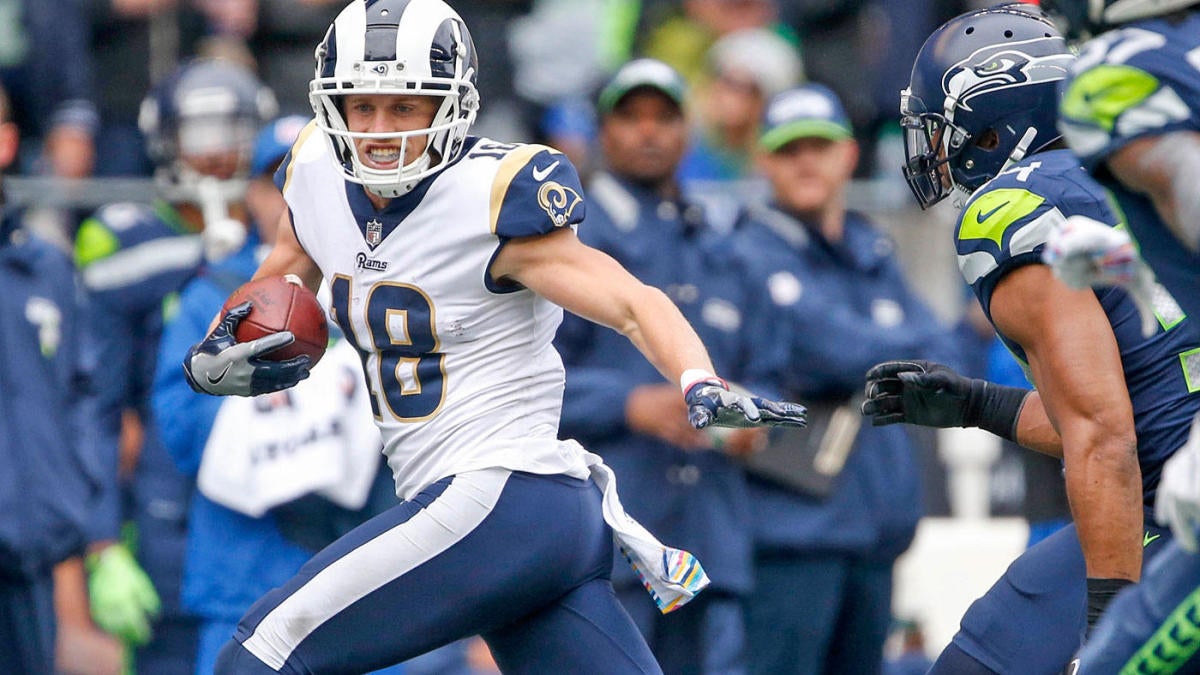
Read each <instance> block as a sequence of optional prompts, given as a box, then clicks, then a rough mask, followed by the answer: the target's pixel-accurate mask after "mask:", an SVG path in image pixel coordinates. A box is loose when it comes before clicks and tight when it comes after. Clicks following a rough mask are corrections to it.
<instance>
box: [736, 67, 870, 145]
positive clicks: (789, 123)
mask: <svg viewBox="0 0 1200 675" xmlns="http://www.w3.org/2000/svg"><path fill="white" fill-rule="evenodd" d="M853 137H854V132H853V131H852V130H851V127H850V118H849V117H848V116H847V115H846V109H845V108H843V107H842V102H841V101H840V100H839V99H838V97H837V94H835V93H833V91H832V90H830V89H829V88H828V87H826V86H824V85H820V84H813V83H810V84H805V85H803V86H800V87H796V88H795V89H790V90H788V91H785V92H783V93H782V94H779V95H778V96H776V97H775V98H773V99H771V102H770V103H768V104H767V109H766V112H765V114H764V115H763V125H762V130H761V132H760V134H759V137H758V144H759V146H761V147H762V149H764V150H766V151H768V152H775V151H776V150H778V149H780V148H782V147H783V146H785V145H787V144H788V143H791V142H792V141H794V140H796V139H797V138H825V139H829V140H831V141H841V140H846V139H848V138H853Z"/></svg>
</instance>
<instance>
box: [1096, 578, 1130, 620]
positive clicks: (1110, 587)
mask: <svg viewBox="0 0 1200 675" xmlns="http://www.w3.org/2000/svg"><path fill="white" fill-rule="evenodd" d="M1132 583H1133V582H1132V581H1130V580H1129V579H1092V578H1088V580H1087V627H1088V632H1089V633H1090V632H1091V630H1092V628H1093V627H1094V626H1095V625H1096V622H1097V621H1099V620H1100V615H1102V614H1104V610H1105V609H1107V608H1108V603H1110V602H1112V599H1113V598H1115V597H1116V596H1117V593H1120V592H1121V589H1122V588H1125V587H1126V586H1128V585H1130V584H1132Z"/></svg>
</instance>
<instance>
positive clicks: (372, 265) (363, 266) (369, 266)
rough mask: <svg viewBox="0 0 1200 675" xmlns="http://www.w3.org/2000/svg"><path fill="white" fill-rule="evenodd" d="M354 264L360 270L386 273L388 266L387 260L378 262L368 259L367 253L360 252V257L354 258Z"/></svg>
mask: <svg viewBox="0 0 1200 675" xmlns="http://www.w3.org/2000/svg"><path fill="white" fill-rule="evenodd" d="M354 262H355V264H356V265H358V269H360V270H375V271H376V272H386V271H387V268H388V264H387V261H386V260H376V259H374V258H368V257H367V254H366V253H363V252H362V251H359V253H358V255H356V256H354Z"/></svg>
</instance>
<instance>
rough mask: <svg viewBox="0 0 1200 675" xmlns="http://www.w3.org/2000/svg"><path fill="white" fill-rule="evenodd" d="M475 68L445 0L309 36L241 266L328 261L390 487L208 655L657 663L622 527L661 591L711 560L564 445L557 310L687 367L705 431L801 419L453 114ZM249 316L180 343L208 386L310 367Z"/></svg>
mask: <svg viewBox="0 0 1200 675" xmlns="http://www.w3.org/2000/svg"><path fill="white" fill-rule="evenodd" d="M476 64H477V59H476V53H475V49H474V46H473V44H472V42H471V38H470V36H469V34H468V32H467V28H466V26H465V25H464V24H463V22H462V20H461V19H460V18H459V16H458V15H457V14H456V13H455V12H454V10H452V9H451V8H450V7H448V6H447V5H446V4H445V3H444V2H442V0H354V1H353V2H352V3H351V4H350V5H349V6H348V7H346V9H345V10H343V11H342V12H341V14H339V16H338V17H337V19H336V20H335V21H334V22H333V24H332V25H331V26H330V29H329V32H328V33H327V34H326V37H325V39H324V40H323V42H322V43H321V44H320V45H319V46H318V48H317V67H316V77H315V78H314V80H313V81H312V85H311V88H310V98H311V101H312V103H313V108H314V111H315V112H316V120H315V122H314V123H313V124H312V125H310V126H309V127H308V129H307V130H306V131H305V132H302V133H301V136H300V138H299V139H298V140H297V142H296V145H295V146H293V148H292V152H291V154H290V156H289V158H288V159H286V160H285V162H284V165H283V166H282V167H281V168H280V171H279V173H278V175H277V176H276V180H277V182H278V183H279V184H280V186H281V189H282V191H283V193H284V196H285V198H286V199H287V202H288V213H287V214H285V215H284V217H283V218H282V220H281V223H280V227H279V234H278V241H277V242H276V244H275V248H274V249H273V251H272V253H271V254H270V256H269V257H268V258H267V259H266V261H265V262H264V263H263V264H262V266H261V267H260V268H259V270H258V272H257V274H256V276H258V277H263V276H268V275H279V274H297V275H299V276H300V277H301V278H302V279H303V280H304V282H305V283H306V284H307V285H308V286H309V287H310V288H315V287H316V286H317V284H318V283H319V282H320V280H321V279H322V278H325V279H327V280H328V282H329V284H330V286H331V288H332V291H333V310H332V314H333V316H334V318H335V320H336V321H337V322H338V324H339V325H340V326H341V328H342V331H343V332H344V333H345V335H346V337H347V339H349V340H350V341H351V342H352V343H353V344H354V345H355V346H356V347H357V348H358V349H359V352H360V354H361V356H362V362H363V369H364V371H365V374H366V377H367V380H368V383H369V385H370V388H371V392H372V404H373V407H374V412H375V417H376V420H377V422H378V425H379V428H380V430H381V432H382V434H383V439H384V445H385V448H384V452H385V453H386V454H387V456H388V461H389V464H390V466H391V468H392V471H393V473H394V476H395V479H396V488H397V494H398V495H399V496H400V497H401V498H402V499H403V500H405V501H403V502H402V503H400V504H399V505H398V506H396V507H394V508H393V509H391V510H390V511H388V512H386V513H384V514H382V515H381V516H379V517H377V518H375V519H372V520H371V521H369V522H367V523H366V524H364V525H363V526H361V527H359V528H358V529H356V530H354V531H353V532H351V533H350V534H348V535H346V536H345V537H343V538H342V539H340V540H338V541H337V542H335V543H334V544H332V545H331V546H329V547H328V548H326V549H325V550H324V551H322V552H321V553H319V554H317V556H316V557H315V558H313V560H312V561H311V562H310V563H309V564H307V565H306V566H305V567H304V568H303V569H302V570H301V571H300V573H299V574H298V575H297V576H296V577H294V578H293V579H292V580H291V581H289V582H288V583H287V584H286V585H284V586H283V587H281V588H278V589H276V590H274V591H272V592H271V593H269V594H267V595H266V596H264V597H263V598H262V599H261V600H260V601H259V602H258V603H256V604H255V606H254V607H252V608H251V610H250V611H249V612H248V613H247V615H246V616H245V617H243V619H242V621H241V623H240V625H239V627H238V631H237V634H236V635H235V636H234V639H233V640H231V641H230V642H229V643H228V644H227V645H226V647H225V649H224V650H223V651H222V654H221V656H220V658H219V660H218V664H217V672H218V673H257V672H263V673H266V672H289V673H310V672H311V673H325V672H339V673H340V672H364V671H367V670H371V669H373V668H378V667H381V666H385V665H388V664H391V663H395V662H398V661H402V660H404V659H407V658H409V657H411V656H415V655H417V654H420V653H423V652H425V651H428V650H430V649H432V648H434V647H437V646H439V645H441V644H445V643H447V642H450V641H452V640H455V639H457V638H461V637H463V636H467V635H472V634H476V633H478V634H481V635H482V636H483V637H484V639H485V640H487V642H488V644H489V646H490V647H491V649H492V651H493V654H494V656H495V657H496V660H497V662H498V663H499V665H500V667H501V668H502V669H503V670H505V671H506V672H530V673H547V672H570V673H589V672H594V673H625V672H630V673H643V672H659V668H658V665H657V664H656V663H655V662H654V658H653V656H652V655H651V653H650V651H649V649H648V648H647V647H646V645H645V643H644V642H643V640H642V638H641V637H640V635H639V634H638V631H637V629H636V628H635V626H634V624H633V623H632V621H631V620H630V619H629V617H628V615H626V614H625V612H624V610H622V609H621V607H620V605H619V604H618V603H617V601H616V599H615V597H614V595H613V590H612V587H611V584H610V582H609V575H610V571H611V560H612V558H611V551H612V548H611V547H612V541H613V538H614V537H615V539H616V542H617V544H618V545H620V546H621V548H622V549H623V550H624V552H625V553H626V556H627V557H628V558H629V560H630V562H631V564H633V565H634V567H635V569H637V570H638V572H639V573H640V574H641V575H642V577H643V580H644V581H645V583H646V587H647V590H649V591H650V593H651V595H652V597H653V599H654V600H655V601H656V602H657V603H658V604H659V607H660V608H661V609H662V610H663V611H664V612H665V611H670V610H672V609H674V608H676V607H678V606H680V605H682V604H683V603H684V602H686V601H687V600H688V599H689V598H690V597H692V596H693V595H694V594H695V593H696V592H699V590H700V589H701V588H703V586H704V585H705V584H706V583H707V578H706V577H705V576H704V573H703V570H702V568H701V567H700V565H699V564H698V562H697V561H696V560H695V558H693V557H692V556H691V555H690V554H688V553H687V552H685V551H680V550H677V549H671V548H668V547H665V546H662V545H661V544H659V543H658V542H657V540H655V539H654V537H653V536H652V535H650V534H649V533H648V532H646V531H645V529H644V528H642V527H641V526H640V525H638V524H637V523H636V522H635V521H633V519H631V518H629V517H628V516H626V515H625V514H624V512H623V510H622V509H621V506H620V502H619V500H618V499H617V496H616V492H615V479H614V478H613V475H612V473H611V471H609V470H608V468H607V467H606V466H604V464H603V462H601V461H600V458H599V457H597V456H595V455H592V454H590V453H587V452H586V451H584V450H583V449H582V448H581V447H580V446H579V445H578V443H576V442H574V441H569V440H568V441H563V440H558V438H557V433H558V418H559V412H560V408H561V404H562V393H563V386H564V373H563V366H562V362H561V360H560V359H559V356H558V354H557V352H555V350H554V348H553V346H552V344H551V339H552V338H553V336H554V333H555V330H556V328H557V326H558V324H559V321H560V320H561V317H562V308H566V309H568V310H570V311H571V312H574V313H576V314H579V315H581V316H583V317H585V318H588V319H591V320H593V321H596V322H597V323H601V324H604V325H607V326H610V327H612V328H613V329H615V330H618V331H620V332H621V333H623V334H624V335H626V336H628V337H629V339H630V340H632V341H633V342H634V344H636V345H637V346H638V348H639V349H640V350H641V351H642V353H643V354H645V356H646V357H647V358H648V359H649V360H650V361H651V362H653V363H654V364H655V366H656V367H657V368H658V369H659V370H660V371H661V372H662V373H663V375H664V376H665V377H667V378H668V379H669V380H672V381H676V380H677V381H679V383H680V385H681V389H682V391H683V395H684V397H685V399H686V401H687V403H688V409H689V415H690V419H691V422H692V424H693V425H694V426H696V427H697V428H701V427H704V426H707V425H710V424H712V425H719V426H754V425H775V424H788V425H796V426H802V425H803V424H804V409H803V407H801V406H798V405H795V404H790V403H778V402H774V401H770V400H766V399H762V398H759V397H755V396H749V395H742V394H735V393H731V392H730V391H729V389H728V387H727V386H726V385H725V383H724V382H723V381H722V380H721V379H720V378H718V377H716V375H714V374H713V372H712V365H711V362H710V361H709V357H708V355H707V353H706V350H705V348H704V346H703V345H702V344H701V342H700V340H699V339H698V338H697V337H696V334H695V332H694V331H693V330H692V329H691V327H690V326H689V325H688V323H687V322H686V320H685V319H684V318H683V317H682V315H681V314H680V312H679V311H678V310H677V308H676V307H675V306H674V305H673V304H672V302H671V301H670V300H669V299H668V298H667V297H666V296H665V295H664V294H662V293H661V292H659V291H657V290H655V289H653V288H651V287H649V286H646V285H644V284H642V283H641V282H639V281H638V280H636V279H635V278H633V277H632V276H631V275H630V274H629V273H628V272H626V271H625V270H624V269H623V268H621V267H620V266H619V265H618V264H617V263H616V262H614V261H613V260H612V259H611V258H609V257H608V256H607V255H605V254H602V253H600V252H598V251H596V250H594V249H592V248H589V247H587V246H585V245H583V244H582V243H580V241H579V240H578V239H577V238H576V236H575V232H574V227H575V225H577V224H578V223H579V222H581V221H582V220H583V218H584V214H585V210H586V204H585V203H584V199H583V193H582V189H581V188H580V186H579V178H578V175H577V174H576V171H575V169H574V167H573V166H572V165H571V163H570V162H569V161H568V159H567V158H566V157H565V156H563V155H562V154H560V153H558V152H556V151H554V150H551V149H550V148H546V147H543V146H536V145H521V144H509V143H499V142H495V141H491V140H487V139H481V138H475V137H470V136H468V135H467V131H468V128H469V127H470V125H471V123H472V122H473V120H474V118H475V115H476V112H477V110H478V108H479V97H478V94H477V92H476V89H475V71H476ZM664 253H665V254H669V252H664ZM248 311H249V307H248V306H246V305H242V306H239V307H236V308H234V309H233V310H232V311H230V312H229V313H228V314H226V315H225V316H224V317H222V318H221V319H220V321H218V322H216V325H215V327H214V329H213V332H212V333H211V334H210V335H209V336H208V338H207V339H206V340H205V341H203V342H201V343H200V344H198V345H196V346H194V347H193V348H192V349H191V350H190V351H189V353H188V355H187V357H186V358H185V363H184V368H185V371H186V372H187V375H188V379H189V382H190V383H191V384H192V385H193V387H194V388H196V389H197V390H198V391H204V392H206V393H210V394H216V395H228V394H235V395H249V394H254V393H258V392H261V391H267V390H273V389H278V388H283V387H287V386H291V385H292V384H294V383H295V382H296V381H298V380H299V379H303V377H305V376H306V374H307V367H308V363H307V357H298V358H297V359H293V360H291V361H284V362H274V361H269V360H265V359H262V358H260V356H261V355H262V354H264V353H265V352H268V351H270V350H272V349H275V348H278V347H279V346H282V345H284V344H287V343H289V342H290V341H291V340H292V339H293V337H292V336H291V334H290V333H288V332H284V333H279V334H275V335H270V336H267V337H264V338H260V339H259V340H256V341H253V342H248V343H236V342H235V341H234V340H233V337H232V334H233V333H234V330H235V328H236V325H237V322H238V321H239V320H240V319H241V318H242V317H244V316H245V315H246V313H247V312H248ZM589 479H594V483H593V482H592V480H589ZM597 487H598V488H599V489H597ZM602 493H603V494H602Z"/></svg>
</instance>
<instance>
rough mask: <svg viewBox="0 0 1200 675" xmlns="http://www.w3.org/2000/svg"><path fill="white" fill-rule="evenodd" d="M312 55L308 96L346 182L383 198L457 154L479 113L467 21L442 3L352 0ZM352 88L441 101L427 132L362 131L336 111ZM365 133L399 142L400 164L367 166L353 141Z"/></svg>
mask: <svg viewBox="0 0 1200 675" xmlns="http://www.w3.org/2000/svg"><path fill="white" fill-rule="evenodd" d="M316 59H317V67H316V75H315V77H314V78H313V80H312V83H311V85H310V86H309V101H310V102H311V103H312V107H313V111H314V112H315V113H316V118H317V124H318V125H319V126H320V127H321V129H322V130H323V131H324V132H325V135H326V137H327V138H328V139H329V142H330V143H331V144H332V146H333V152H334V156H335V157H336V158H337V159H338V160H339V162H340V163H341V165H342V171H343V173H344V174H345V176H346V179H347V180H349V181H352V182H355V183H359V184H361V185H363V186H364V187H365V188H366V189H368V190H370V191H371V192H372V193H374V194H377V195H379V196H381V197H387V198H391V197H399V196H401V195H403V194H407V193H408V192H409V191H411V190H412V189H413V188H414V187H416V185H417V183H419V182H420V181H421V180H422V179H424V178H426V177H428V176H430V175H432V174H434V173H436V172H438V171H439V170H441V169H442V168H444V167H445V166H447V165H448V164H450V163H451V162H453V161H454V160H455V159H456V158H457V157H458V154H459V153H460V152H461V151H462V148H463V141H464V140H465V139H466V136H467V130H468V129H469V128H470V126H471V124H472V123H474V121H475V115H476V114H477V113H478V111H479V92H478V90H477V89H476V87H475V75H476V71H477V70H478V63H479V61H478V56H477V54H476V52H475V45H474V43H473V42H472V41H471V35H470V33H469V32H467V26H466V24H465V23H463V20H462V18H461V17H459V15H458V13H457V12H455V11H454V10H453V9H451V8H450V6H449V5H447V4H446V3H445V2H443V1H442V0H354V1H353V2H351V3H350V5H348V6H347V7H346V8H345V9H344V10H342V12H341V13H340V14H338V16H337V18H336V19H334V21H333V24H331V25H330V26H329V30H328V32H326V34H325V39H324V40H322V41H321V44H319V45H318V46H317V51H316ZM351 93H354V94H410V95H424V96H434V97H440V98H441V99H442V102H441V105H440V106H439V108H438V111H437V113H436V115H435V116H434V119H433V122H432V124H431V125H430V126H429V127H428V128H426V129H418V130H415V131H406V132H396V133H375V132H363V133H359V132H352V131H350V130H349V129H348V128H347V126H346V120H345V116H344V115H343V111H342V108H341V100H342V97H344V96H346V95H347V94H351ZM420 136H424V137H426V138H427V139H428V141H427V144H426V146H425V150H424V152H422V153H421V155H420V156H419V157H417V158H416V159H414V160H413V161H411V162H409V163H407V164H405V163H404V160H403V158H404V157H405V156H406V155H405V152H404V150H405V148H406V145H407V143H408V142H409V139H411V138H413V137H420ZM368 138H387V139H399V140H400V142H401V144H402V145H401V149H400V157H401V161H400V164H399V165H398V166H397V167H396V168H395V169H386V170H383V169H376V168H372V167H369V166H366V165H364V164H363V162H362V159H361V158H360V157H359V156H358V152H357V151H356V150H355V145H354V143H355V140H357V139H368Z"/></svg>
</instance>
